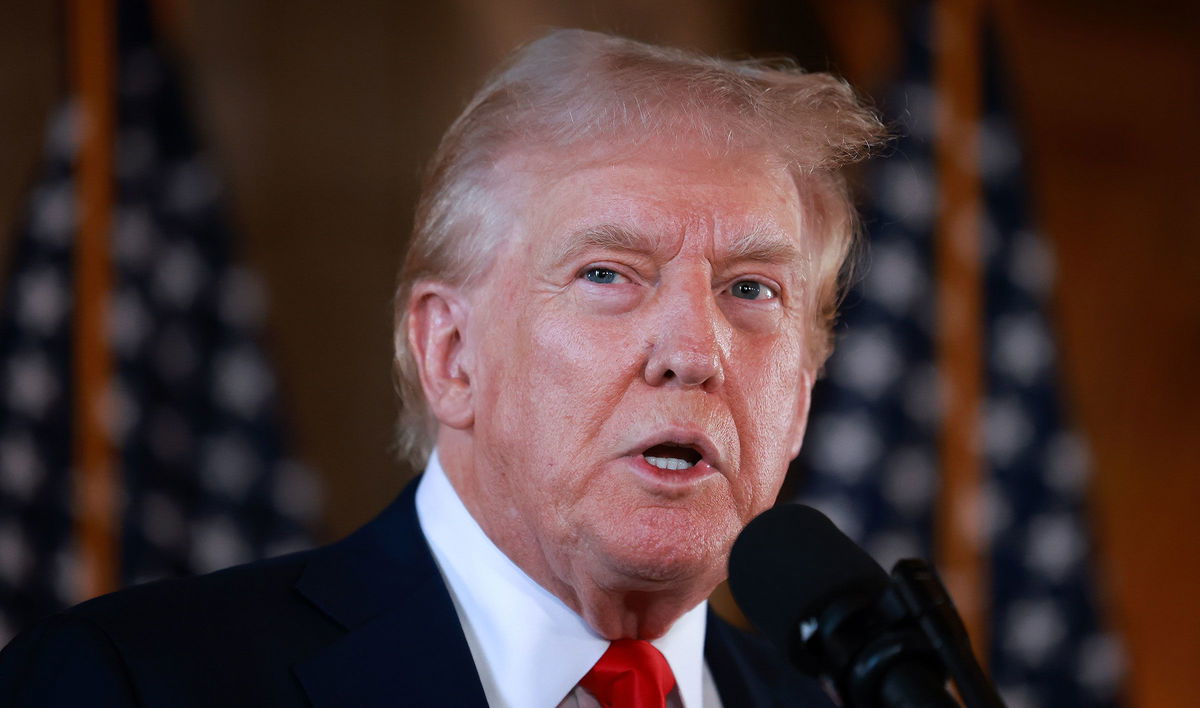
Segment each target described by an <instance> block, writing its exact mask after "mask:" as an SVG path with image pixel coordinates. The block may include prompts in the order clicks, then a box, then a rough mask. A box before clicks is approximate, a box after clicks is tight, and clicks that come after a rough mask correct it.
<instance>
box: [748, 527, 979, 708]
mask: <svg viewBox="0 0 1200 708" xmlns="http://www.w3.org/2000/svg"><path fill="white" fill-rule="evenodd" d="M729 586H730V589H731V590H732V592H733V596H734V599H735V600H737V603H738V606H739V607H740V608H741V609H742V612H744V613H745V615H746V617H747V618H749V620H750V621H751V623H753V624H754V626H755V627H757V628H758V629H759V631H760V632H762V633H763V634H764V635H765V636H766V637H767V638H768V639H770V640H771V641H772V642H773V643H774V644H775V645H776V646H778V647H779V648H780V649H782V650H783V652H784V654H785V655H786V656H787V657H788V659H789V661H790V662H791V663H792V664H793V665H794V666H796V667H797V668H798V669H800V670H801V671H804V672H805V673H809V674H812V675H816V676H820V677H822V678H823V679H825V680H826V682H827V683H829V684H832V687H833V689H834V691H835V692H836V693H837V695H838V697H839V698H840V699H841V701H842V704H843V705H845V706H847V707H848V708H908V707H910V706H911V707H914V708H915V707H916V706H932V707H934V708H937V707H941V706H946V707H957V706H958V703H957V702H956V701H955V700H954V699H953V698H951V697H950V694H949V693H948V692H947V690H946V677H947V672H948V671H949V673H950V674H951V675H952V676H953V677H954V679H955V684H956V685H957V686H958V688H959V693H960V695H961V696H962V697H963V700H964V701H965V703H966V705H967V706H968V707H969V708H975V706H984V707H987V708H994V707H999V708H1002V707H1003V703H1002V702H1001V701H1000V698H999V696H998V695H997V694H996V692H995V689H994V688H993V687H992V686H991V684H990V682H988V680H987V678H986V677H985V676H984V675H983V672H982V670H980V669H979V666H978V663H977V662H976V661H975V659H974V656H973V655H972V654H971V650H970V645H969V642H968V640H967V638H966V631H965V629H963V626H962V622H961V620H959V618H958V614H957V613H956V612H955V611H954V606H953V603H951V602H950V598H949V595H948V594H946V592H945V589H944V588H943V587H942V585H941V582H940V581H938V580H937V576H936V574H935V573H934V572H933V570H932V569H931V568H929V567H928V565H927V564H925V563H924V562H923V561H917V560H905V561H901V562H900V563H898V564H897V565H896V569H895V571H894V572H893V577H892V578H891V579H889V577H888V575H887V574H886V573H885V572H884V571H883V569H882V568H880V567H879V565H878V564H877V563H876V562H875V561H874V560H873V559H872V558H871V557H870V556H869V555H867V553H866V552H865V551H863V550H862V549H861V548H859V547H858V546H857V545H856V544H855V543H854V542H853V541H851V540H850V539H849V538H847V537H846V535H845V534H843V533H842V532H841V531H839V530H838V528H837V527H836V526H834V525H833V522H831V521H830V520H829V519H828V518H827V517H826V516H825V515H824V514H822V513H821V512H819V511H817V510H816V509H813V508H811V507H806V506H800V505H795V504H788V505H783V506H778V507H776V508H774V509H771V510H768V511H767V512H765V513H763V514H761V515H760V516H759V517H758V518H756V519H754V520H753V521H751V522H750V524H749V525H748V526H747V527H746V529H745V530H744V531H742V533H741V535H740V536H738V539H737V541H736V542H735V543H734V545H733V550H732V552H731V554H730V558H729Z"/></svg>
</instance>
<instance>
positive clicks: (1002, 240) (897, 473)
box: [794, 10, 1123, 708]
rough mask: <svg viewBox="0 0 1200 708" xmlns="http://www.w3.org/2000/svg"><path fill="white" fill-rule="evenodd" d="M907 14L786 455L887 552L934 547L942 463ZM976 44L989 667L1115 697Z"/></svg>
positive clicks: (1099, 697) (923, 121)
mask: <svg viewBox="0 0 1200 708" xmlns="http://www.w3.org/2000/svg"><path fill="white" fill-rule="evenodd" d="M910 30H911V31H909V32H908V35H907V39H906V63H905V69H904V72H903V75H902V76H901V77H900V78H899V80H898V81H896V82H895V84H894V85H893V86H892V88H891V90H890V91H889V92H888V94H887V95H886V96H885V97H884V100H883V105H884V110H885V112H886V113H887V114H888V117H889V119H890V121H891V123H892V124H893V125H895V126H896V127H897V129H898V132H899V134H900V137H899V139H898V141H897V144H896V146H895V150H894V153H893V154H891V155H889V156H887V157H885V158H882V159H879V160H877V161H876V162H875V163H874V164H873V165H871V166H870V167H869V168H868V169H869V172H868V174H867V175H866V187H867V189H866V192H867V199H868V204H866V205H865V209H864V212H865V213H864V218H865V226H866V230H867V234H868V235H867V239H868V243H869V257H868V259H867V262H866V263H867V265H866V266H865V272H864V273H863V274H862V277H861V279H860V280H859V281H858V282H857V283H856V284H855V286H854V288H853V289H852V291H851V294H850V295H849V296H848V298H847V301H846V305H845V307H844V316H843V319H842V322H841V323H840V325H839V339H838V344H837V348H836V350H835V352H834V354H833V356H832V358H831V359H830V361H829V363H828V366H827V369H826V372H827V376H826V378H825V379H824V380H823V381H822V382H821V383H819V384H818V386H817V389H816V391H815V392H814V401H813V409H812V415H811V421H810V427H809V435H808V440H807V442H806V445H805V449H804V452H803V454H802V455H801V457H800V459H799V460H798V461H797V463H796V465H795V467H794V475H795V478H796V480H797V486H796V491H797V496H798V498H799V501H803V502H804V503H808V504H812V505H814V506H816V507H818V508H820V509H822V510H823V511H825V512H826V513H827V514H828V515H829V516H830V517H831V518H832V519H833V520H834V521H835V523H837V524H838V525H839V526H840V527H841V528H842V529H843V530H844V531H846V532H847V534H848V535H850V536H851V537H853V538H855V539H856V540H857V541H858V542H859V543H860V544H862V545H863V546H864V547H865V548H866V549H867V550H868V551H869V552H870V553H872V554H873V555H874V556H875V557H876V559H877V560H878V561H880V563H881V564H883V565H884V566H885V567H888V568H890V567H891V565H892V564H893V563H894V562H895V561H896V560H898V559H900V558H903V557H926V558H932V557H934V549H935V548H936V545H937V539H936V538H935V525H934V522H933V519H934V512H935V504H936V503H937V496H938V491H939V478H940V470H939V459H938V436H939V431H940V425H941V422H942V421H941V415H940V412H939V400H938V385H939V371H938V362H937V358H936V355H935V335H936V332H935V328H936V327H937V323H936V322H935V306H936V301H935V298H936V296H937V293H936V287H935V283H936V279H935V275H934V243H933V238H934V226H935V218H936V205H937V200H938V195H937V189H938V188H937V179H936V174H935V169H936V168H935V160H934V153H933V140H934V137H935V136H934V124H935V120H934V111H935V101H936V100H937V97H936V96H935V93H934V89H933V86H932V81H931V78H932V77H931V72H932V51H931V46H930V40H931V37H930V27H929V22H928V17H927V14H926V11H925V10H919V11H918V13H917V15H916V21H915V22H914V23H913V25H912V27H911V28H910ZM984 55H985V61H984V64H985V74H984V87H985V89H984V95H985V105H984V111H983V114H982V119H981V122H980V125H979V126H978V127H979V131H980V135H981V145H980V147H981V150H980V153H981V154H980V161H981V162H980V165H979V166H978V167H979V174H980V175H981V179H982V186H983V193H984V211H985V213H984V216H983V222H982V223H983V226H982V248H983V258H984V259H985V264H984V300H985V312H986V323H985V325H984V333H985V344H984V351H985V358H986V361H985V363H984V369H985V373H986V389H985V391H986V395H985V400H984V401H983V421H984V422H983V425H984V433H983V452H982V454H983V462H984V466H985V469H986V481H985V482H984V485H983V490H982V492H983V499H984V502H985V503H984V504H983V512H984V513H983V516H984V518H983V519H982V520H981V522H982V524H983V528H984V538H985V540H986V542H987V544H988V548H989V553H988V557H989V560H990V572H989V573H988V575H989V576H990V579H991V582H990V597H989V598H987V604H988V605H989V606H990V613H989V616H990V625H991V626H990V627H989V633H988V634H989V636H990V641H989V642H988V644H989V646H987V652H986V653H987V655H988V656H989V658H990V662H989V663H990V673H991V674H992V676H993V678H994V680H995V681H996V683H997V685H998V687H999V689H1000V691H1001V694H1002V696H1003V697H1004V699H1005V701H1006V703H1007V704H1008V705H1009V706H1010V707H1011V708H1025V707H1027V706H1066V705H1070V706H1112V705H1117V704H1118V703H1119V701H1120V688H1121V683H1122V675H1123V657H1122V650H1121V644H1120V642H1119V641H1118V640H1117V639H1116V638H1115V637H1114V636H1113V635H1112V634H1111V633H1109V632H1108V631H1106V629H1105V627H1104V623H1103V621H1102V617H1101V613H1100V612H1099V599H1100V593H1099V592H1098V590H1097V583H1096V577H1095V574H1094V571H1093V568H1092V564H1091V561H1092V560H1093V557H1092V553H1093V551H1092V546H1091V544H1090V540H1089V532H1088V520H1087V518H1086V514H1085V508H1084V506H1085V494H1086V488H1087V483H1088V471H1089V462H1088V454H1087V447H1086V444H1085V442H1084V441H1083V440H1082V438H1081V437H1080V435H1078V434H1077V433H1075V432H1074V431H1073V430H1072V429H1071V427H1070V425H1069V422H1068V421H1067V419H1066V418H1067V417H1066V415H1065V414H1064V409H1063V406H1062V404H1061V402H1060V394H1059V381H1058V373H1057V370H1056V369H1057V364H1056V359H1057V355H1056V350H1055V342H1054V337H1053V335H1052V333H1051V330H1050V327H1049V326H1048V323H1047V315H1046V311H1047V303H1048V298H1049V295H1050V289H1051V285H1052V279H1053V270H1054V263H1053V257H1052V254H1051V252H1050V250H1049V249H1048V248H1047V245H1046V243H1045V241H1044V240H1043V238H1042V237H1041V236H1040V235H1039V234H1038V233H1037V231H1036V229H1035V228H1034V227H1033V225H1032V224H1031V222H1030V218H1029V214H1028V207H1027V198H1026V194H1025V187H1024V180H1023V175H1022V169H1023V166H1022V156H1021V150H1020V145H1019V142H1018V139H1017V136H1016V133H1015V131H1014V126H1013V122H1012V119H1011V117H1010V115H1009V113H1008V112H1007V110H1006V107H1005V105H1004V104H1005V102H1004V96H1003V91H1002V88H1003V83H1002V81H1001V77H1000V76H999V73H998V72H999V61H998V57H997V55H996V52H995V50H994V47H992V46H989V47H988V50H987V51H985V53H984Z"/></svg>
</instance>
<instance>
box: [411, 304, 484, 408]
mask: <svg viewBox="0 0 1200 708" xmlns="http://www.w3.org/2000/svg"><path fill="white" fill-rule="evenodd" d="M407 307H408V326H407V327H406V328H405V329H406V330H407V331H406V332H404V333H400V332H397V333H396V336H397V337H401V336H407V337H408V346H409V348H410V350H411V351H412V354H413V358H414V359H415V360H416V364H417V372H418V373H419V374H420V377H421V388H422V389H424V391H425V400H426V401H427V402H428V404H429V409H430V411H431V412H432V413H433V416H434V417H435V418H437V420H438V421H439V422H440V423H442V424H443V425H448V426H450V427H452V428H458V429H464V428H468V427H470V426H471V425H472V424H474V422H475V410H474V406H473V401H472V397H471V392H472V390H471V377H470V375H469V373H468V372H469V370H470V367H469V366H467V365H466V364H467V362H466V361H464V356H465V347H464V339H463V337H464V333H465V331H466V323H467V314H468V312H469V307H470V306H469V304H468V303H467V301H466V299H465V298H463V297H462V296H461V294H460V292H459V291H458V289H457V288H455V287H453V286H449V285H446V284H445V283H437V282H420V283H417V284H416V285H414V286H413V290H412V293H411V295H410V296H409V298H408V303H407Z"/></svg>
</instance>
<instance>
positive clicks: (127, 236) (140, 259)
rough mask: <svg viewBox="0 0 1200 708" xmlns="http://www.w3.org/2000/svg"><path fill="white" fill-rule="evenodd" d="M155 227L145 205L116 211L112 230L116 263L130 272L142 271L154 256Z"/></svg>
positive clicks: (121, 208)
mask: <svg viewBox="0 0 1200 708" xmlns="http://www.w3.org/2000/svg"><path fill="white" fill-rule="evenodd" d="M156 237H157V234H156V233H155V225H154V222H153V220H152V219H151V218H150V213H149V211H148V210H147V208H146V207H145V205H140V204H139V205H129V206H122V207H120V208H119V209H117V216H116V225H115V227H114V228H113V252H114V255H115V257H116V262H117V263H118V264H119V265H120V266H121V267H122V268H124V269H126V270H128V271H130V272H137V271H140V270H141V269H143V268H144V267H145V266H146V264H147V262H149V261H150V259H151V258H152V257H153V256H154V255H155V254H154V250H155V239H156Z"/></svg>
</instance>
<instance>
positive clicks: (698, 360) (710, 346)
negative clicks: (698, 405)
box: [646, 279, 728, 391]
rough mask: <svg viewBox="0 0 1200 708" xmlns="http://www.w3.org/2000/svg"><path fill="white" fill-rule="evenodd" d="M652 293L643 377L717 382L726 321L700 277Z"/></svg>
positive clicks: (686, 383) (689, 383) (721, 377)
mask: <svg viewBox="0 0 1200 708" xmlns="http://www.w3.org/2000/svg"><path fill="white" fill-rule="evenodd" d="M657 299H658V300H659V301H660V302H659V303H658V304H659V307H657V308H655V310H656V311H655V318H654V321H653V323H651V325H650V329H651V331H652V332H653V334H654V336H653V339H652V340H651V343H650V355H649V357H648V359H647V361H646V382H647V383H649V384H650V385H651V386H669V385H678V386H683V387H688V388H691V387H700V388H703V389H704V390H706V391H713V390H716V389H718V388H720V387H721V385H722V384H724V383H725V363H724V361H725V357H724V350H725V348H726V346H725V344H726V342H727V341H728V337H727V336H726V332H725V330H726V328H727V325H726V322H725V318H724V315H723V314H722V313H721V310H720V308H719V307H718V305H717V301H716V297H715V295H714V294H713V292H712V289H711V288H710V287H708V285H707V282H706V279H705V280H700V279H696V280H694V281H693V282H691V283H688V284H682V285H679V286H678V287H674V288H671V287H663V289H662V290H660V291H659V293H658V298H657Z"/></svg>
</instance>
